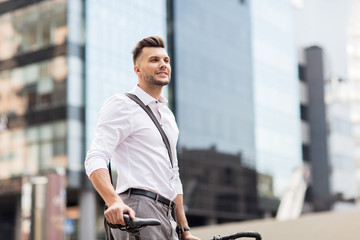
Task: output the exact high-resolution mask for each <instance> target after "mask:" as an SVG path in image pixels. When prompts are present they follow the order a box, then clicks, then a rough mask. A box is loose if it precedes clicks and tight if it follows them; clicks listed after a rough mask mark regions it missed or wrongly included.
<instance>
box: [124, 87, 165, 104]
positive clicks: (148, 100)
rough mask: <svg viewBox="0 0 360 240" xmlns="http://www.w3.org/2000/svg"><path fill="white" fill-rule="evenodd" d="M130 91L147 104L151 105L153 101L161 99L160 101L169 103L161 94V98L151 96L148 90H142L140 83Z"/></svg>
mask: <svg viewBox="0 0 360 240" xmlns="http://www.w3.org/2000/svg"><path fill="white" fill-rule="evenodd" d="M130 93H132V94H135V95H136V96H137V97H138V98H139V99H140V100H141V101H142V102H143V103H144V104H145V105H149V104H150V103H152V102H156V101H159V102H160V103H167V102H168V100H167V99H166V98H164V97H163V96H160V98H159V100H157V99H155V98H153V97H152V96H150V95H149V94H148V93H147V92H145V91H144V90H142V89H141V88H140V87H139V86H138V85H136V86H135V87H134V88H133V89H132V90H131V91H130Z"/></svg>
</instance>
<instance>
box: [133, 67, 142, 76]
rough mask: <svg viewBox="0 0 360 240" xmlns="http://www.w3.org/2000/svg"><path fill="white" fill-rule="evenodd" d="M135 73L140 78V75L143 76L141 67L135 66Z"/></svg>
mask: <svg viewBox="0 0 360 240" xmlns="http://www.w3.org/2000/svg"><path fill="white" fill-rule="evenodd" d="M134 72H135V74H136V75H137V76H138V77H139V75H140V74H141V71H140V67H139V66H138V65H135V66H134Z"/></svg>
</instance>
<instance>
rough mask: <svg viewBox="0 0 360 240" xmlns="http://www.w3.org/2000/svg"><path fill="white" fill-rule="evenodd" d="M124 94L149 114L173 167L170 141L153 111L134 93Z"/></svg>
mask: <svg viewBox="0 0 360 240" xmlns="http://www.w3.org/2000/svg"><path fill="white" fill-rule="evenodd" d="M125 95H126V96H128V97H129V98H130V99H131V100H133V101H134V102H136V103H137V104H139V106H140V107H141V108H142V109H144V111H145V112H146V113H147V114H148V115H149V117H150V118H151V120H152V121H153V122H154V124H155V126H156V127H157V129H158V130H159V132H160V135H161V138H162V140H163V141H164V143H165V146H166V148H167V150H168V154H169V158H170V162H171V166H172V167H173V158H172V153H171V147H170V143H169V139H168V138H167V136H166V134H165V132H164V130H163V129H162V127H161V125H160V123H159V121H158V120H157V119H156V117H155V115H154V113H153V111H152V110H151V109H150V107H149V106H145V104H144V103H143V102H142V101H141V100H140V99H139V98H138V97H137V96H136V95H134V94H131V93H125Z"/></svg>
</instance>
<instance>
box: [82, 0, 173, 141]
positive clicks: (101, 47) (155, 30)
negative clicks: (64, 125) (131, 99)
mask: <svg viewBox="0 0 360 240" xmlns="http://www.w3.org/2000/svg"><path fill="white" fill-rule="evenodd" d="M85 11H86V29H87V31H86V79H87V80H86V86H85V92H86V98H85V99H86V116H85V119H86V135H87V137H86V142H87V145H88V144H89V143H90V141H91V139H92V134H93V131H94V129H95V124H96V120H97V114H98V112H99V110H100V107H101V106H102V104H103V103H104V102H105V100H106V99H107V98H108V97H110V96H111V95H113V94H115V93H121V92H126V91H129V90H131V89H132V88H133V86H134V85H135V84H136V83H137V78H136V75H135V73H134V72H133V63H132V54H131V51H132V49H133V48H134V46H135V44H136V43H137V42H138V41H139V40H140V39H142V38H144V37H148V36H152V35H159V36H162V37H164V38H166V0H155V1H145V0H144V1H129V0H121V1H119V0H110V1H105V2H104V1H96V0H89V1H87V2H86V7H85ZM164 92H165V91H164Z"/></svg>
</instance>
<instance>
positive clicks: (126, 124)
mask: <svg viewBox="0 0 360 240" xmlns="http://www.w3.org/2000/svg"><path fill="white" fill-rule="evenodd" d="M130 117H131V113H130V108H129V106H128V104H126V101H125V99H124V98H123V97H122V95H115V96H113V97H111V98H109V99H108V100H107V101H106V102H105V103H104V105H103V106H102V108H101V110H100V112H99V115H98V122H97V126H96V129H95V134H94V138H93V140H92V143H91V146H90V148H89V150H88V152H87V154H86V159H85V164H84V165H85V171H86V174H87V175H88V176H89V177H90V175H91V173H92V172H94V171H95V170H97V169H101V168H105V169H106V168H107V166H108V164H109V161H110V159H111V157H112V156H113V155H114V150H115V148H116V146H117V145H118V144H119V143H121V142H122V141H123V140H124V139H125V138H126V137H127V136H128V135H129V134H130V132H131V124H130V122H131V121H130V120H131V119H130Z"/></svg>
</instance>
